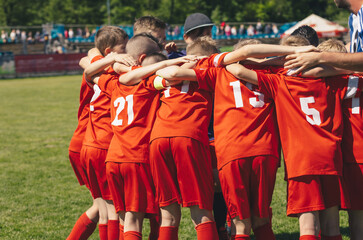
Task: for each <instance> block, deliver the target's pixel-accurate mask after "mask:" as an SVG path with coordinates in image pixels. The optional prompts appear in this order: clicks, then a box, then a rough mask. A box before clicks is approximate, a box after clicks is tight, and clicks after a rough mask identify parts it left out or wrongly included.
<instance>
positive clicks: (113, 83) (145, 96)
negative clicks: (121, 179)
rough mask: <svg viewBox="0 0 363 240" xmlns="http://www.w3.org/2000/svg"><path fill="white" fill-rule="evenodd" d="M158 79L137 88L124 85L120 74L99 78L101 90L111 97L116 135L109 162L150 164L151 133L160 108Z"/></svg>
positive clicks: (142, 83) (146, 81)
mask: <svg viewBox="0 0 363 240" xmlns="http://www.w3.org/2000/svg"><path fill="white" fill-rule="evenodd" d="M155 77H156V76H155V75H154V76H151V77H149V78H147V79H144V80H142V81H141V82H140V83H139V84H137V85H134V86H126V85H123V84H121V83H120V82H119V81H118V78H119V75H114V74H103V75H102V76H101V77H100V79H99V81H98V84H99V86H100V89H101V90H102V91H103V92H105V94H106V95H107V96H108V97H110V98H111V126H112V129H113V132H114V136H113V138H112V140H111V143H110V148H109V149H108V153H107V158H106V162H138V163H147V162H148V161H149V142H150V133H151V128H152V126H153V123H154V120H155V116H156V110H157V109H158V107H159V91H158V90H156V89H155V87H154V85H153V83H154V78H155Z"/></svg>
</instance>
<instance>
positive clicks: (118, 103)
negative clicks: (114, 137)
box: [111, 95, 134, 126]
mask: <svg viewBox="0 0 363 240" xmlns="http://www.w3.org/2000/svg"><path fill="white" fill-rule="evenodd" d="M126 102H127V117H128V119H127V124H130V123H132V121H133V120H134V99H133V95H128V96H126V98H124V97H119V98H117V99H116V100H115V101H114V102H113V106H114V107H115V108H116V107H117V109H116V117H115V119H114V120H113V121H112V123H111V124H112V125H114V126H121V125H122V123H123V120H122V119H119V118H118V117H119V115H120V113H121V112H122V110H124V108H125V104H126Z"/></svg>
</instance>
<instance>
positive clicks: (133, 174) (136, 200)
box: [106, 162, 159, 214]
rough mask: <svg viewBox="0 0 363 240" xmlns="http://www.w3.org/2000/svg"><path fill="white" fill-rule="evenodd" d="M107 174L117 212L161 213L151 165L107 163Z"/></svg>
mask: <svg viewBox="0 0 363 240" xmlns="http://www.w3.org/2000/svg"><path fill="white" fill-rule="evenodd" d="M106 173H107V179H108V183H109V187H110V191H111V194H112V200H113V203H114V205H115V208H116V212H121V211H122V212H124V211H126V212H143V213H150V214H158V213H159V209H158V208H157V204H156V199H155V194H154V193H155V188H154V186H153V182H152V177H151V173H150V166H149V164H146V163H115V162H107V163H106Z"/></svg>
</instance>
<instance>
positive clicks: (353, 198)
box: [341, 163, 363, 210]
mask: <svg viewBox="0 0 363 240" xmlns="http://www.w3.org/2000/svg"><path fill="white" fill-rule="evenodd" d="M362 185H363V164H355V163H344V165H343V190H342V192H343V194H342V198H341V201H342V204H341V207H342V208H343V209H349V210H363V190H362Z"/></svg>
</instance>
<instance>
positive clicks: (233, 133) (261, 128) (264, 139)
mask: <svg viewBox="0 0 363 240" xmlns="http://www.w3.org/2000/svg"><path fill="white" fill-rule="evenodd" d="M195 72H196V75H197V78H198V83H199V87H200V88H201V89H205V90H208V91H210V92H214V94H215V96H214V98H215V99H214V134H215V148H216V154H217V159H218V168H219V169H220V168H221V167H223V166H224V165H225V164H226V163H228V162H230V161H232V160H235V159H238V158H245V157H251V156H258V155H273V156H276V157H279V152H278V145H279V139H278V132H277V125H276V121H275V119H274V107H273V105H274V104H273V102H272V100H271V99H266V98H265V97H264V95H263V94H262V93H260V92H258V91H257V89H256V88H257V87H256V86H253V85H252V84H249V83H246V82H243V81H240V80H238V79H236V78H235V77H234V76H233V75H232V74H231V73H229V72H228V71H227V70H226V69H225V68H205V69H203V68H202V69H195Z"/></svg>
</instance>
